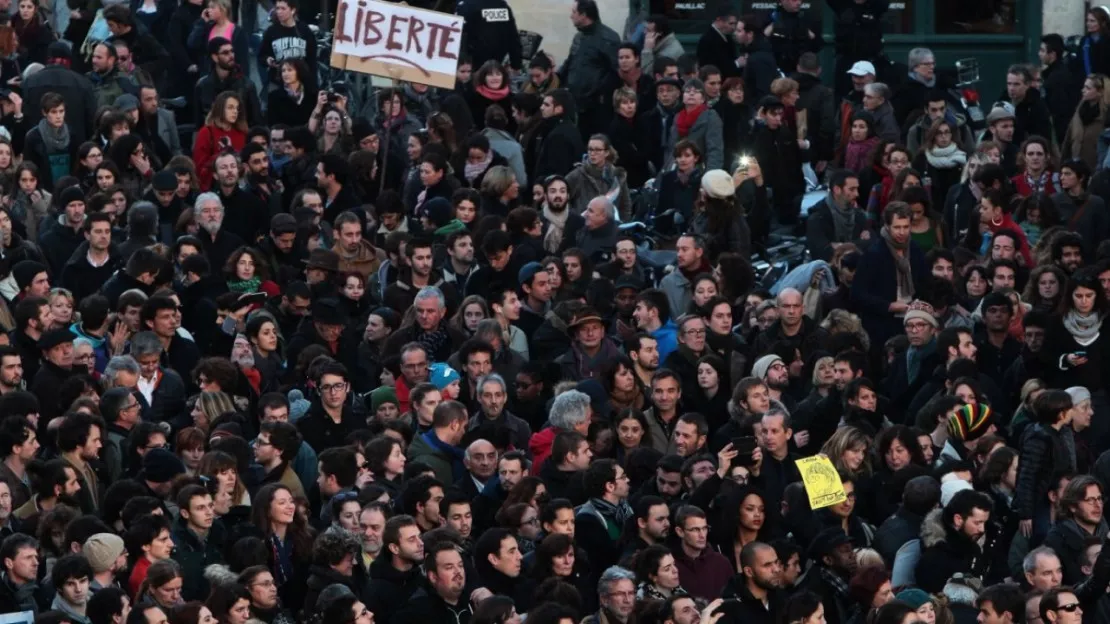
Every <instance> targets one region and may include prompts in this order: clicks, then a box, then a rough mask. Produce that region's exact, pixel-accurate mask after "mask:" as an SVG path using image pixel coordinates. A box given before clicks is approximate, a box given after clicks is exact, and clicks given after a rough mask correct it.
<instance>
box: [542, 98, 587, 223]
mask: <svg viewBox="0 0 1110 624" xmlns="http://www.w3.org/2000/svg"><path fill="white" fill-rule="evenodd" d="M574 110H575V106H574V96H572V95H571V93H570V91H568V90H566V89H555V90H553V91H551V92H550V93H548V94H547V95H545V96H543V103H542V104H540V115H541V116H542V117H543V120H542V121H541V122H540V124H539V127H538V128H537V130H536V134H535V135H534V136H535V138H534V139H533V141H539V144H538V145H532V146H529V147H530V148H531V150H529V151H532V150H534V153H535V161H534V164H533V165H532V173H531V175H529V176H528V178H529V179H531V180H543V179H544V178H546V177H547V176H549V175H559V176H564V175H566V174H567V173H569V172H570V170H571V169H573V168H574V164H575V163H577V162H578V161H579V160H580V159H581V157H582V154H583V153H584V152H585V151H586V148H585V145H583V143H582V133H581V132H580V131H579V129H578V126H577V125H576V124H575V123H574V119H573V118H574V114H573V113H574ZM563 240H568V239H567V238H566V237H565V236H564V238H563ZM569 240H574V239H573V238H571V239H569Z"/></svg>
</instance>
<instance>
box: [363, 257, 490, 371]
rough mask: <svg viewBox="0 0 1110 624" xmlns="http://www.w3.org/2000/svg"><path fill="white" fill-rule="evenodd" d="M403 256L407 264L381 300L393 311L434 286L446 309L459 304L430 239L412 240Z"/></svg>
mask: <svg viewBox="0 0 1110 624" xmlns="http://www.w3.org/2000/svg"><path fill="white" fill-rule="evenodd" d="M405 256H406V257H407V258H408V266H407V267H402V268H401V269H400V271H399V272H398V275H397V279H396V281H394V282H393V283H392V284H390V285H389V286H388V287H387V288H386V289H385V296H384V297H383V300H382V303H384V304H385V305H386V306H387V307H390V308H393V309H394V310H407V309H409V308H410V307H411V306H412V305H413V300H414V297H415V296H416V294H417V292H418V291H421V290H422V289H424V288H436V289H437V290H439V292H440V294H441V295H442V297H443V298H444V299H445V305H446V307H447V309H448V311H450V310H454V308H455V305H457V304H458V297H459V295H458V290H456V288H455V284H453V283H449V282H447V281H446V280H445V279H444V278H443V273H442V272H441V271H440V270H439V269H437V268H435V254H434V252H433V247H432V242H431V241H430V240H427V239H413V240H412V241H410V242H409V243H408V244H407V245H405ZM479 270H481V269H479ZM436 361H437V362H442V361H446V358H442V359H441V358H436Z"/></svg>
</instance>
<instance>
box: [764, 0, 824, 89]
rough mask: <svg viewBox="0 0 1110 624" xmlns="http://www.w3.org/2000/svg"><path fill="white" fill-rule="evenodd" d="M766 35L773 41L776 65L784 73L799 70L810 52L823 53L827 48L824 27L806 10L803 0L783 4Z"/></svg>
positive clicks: (784, 1) (772, 17)
mask: <svg viewBox="0 0 1110 624" xmlns="http://www.w3.org/2000/svg"><path fill="white" fill-rule="evenodd" d="M763 34H764V35H766V36H767V39H769V40H770V41H771V48H772V49H773V50H774V51H775V62H776V63H778V67H779V69H780V70H782V71H783V72H789V71H792V70H793V69H794V68H795V67H797V66H798V59H800V58H801V57H802V55H803V54H805V53H806V52H813V53H814V54H816V53H818V52H820V51H821V46H822V44H823V41H822V39H821V26H820V25H819V24H818V23H816V22H814V21H813V20H812V19H811V18H810V16H809V15H807V14H806V13H805V11H803V10H802V0H781V2H780V6H779V8H777V9H775V10H774V11H771V23H770V24H768V25H767V27H766V28H764V29H763Z"/></svg>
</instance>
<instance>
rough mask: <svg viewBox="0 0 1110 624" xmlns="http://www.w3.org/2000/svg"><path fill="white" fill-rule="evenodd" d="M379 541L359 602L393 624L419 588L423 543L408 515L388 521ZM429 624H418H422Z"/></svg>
mask: <svg viewBox="0 0 1110 624" xmlns="http://www.w3.org/2000/svg"><path fill="white" fill-rule="evenodd" d="M381 540H382V548H381V550H380V553H381V554H380V555H379V556H378V557H376V558H375V559H374V562H373V563H371V564H370V582H369V583H367V584H366V588H365V589H364V590H363V592H362V601H363V602H364V603H366V608H368V609H370V610H371V611H372V612H373V613H374V617H375V619H377V618H382V621H383V622H394V621H396V620H395V619H394V618H395V617H396V616H397V615H398V611H400V610H402V609H403V608H404V607H405V603H407V602H408V601H409V597H410V596H412V595H413V593H415V592H416V591H417V590H418V589H419V588H420V587H421V585H422V583H421V578H420V563H421V562H422V561H423V560H424V542H423V541H422V540H421V539H420V527H419V526H417V525H416V520H415V519H414V518H413V517H412V516H407V515H399V516H394V517H392V518H390V519H389V521H388V522H386V523H385V530H384V531H383V532H382V537H381ZM452 548H453V546H452ZM429 576H430V575H429ZM425 599H426V597H425ZM432 621H434V620H419V622H423V623H425V624H426V623H427V622H432ZM414 624H416V623H415V622H414Z"/></svg>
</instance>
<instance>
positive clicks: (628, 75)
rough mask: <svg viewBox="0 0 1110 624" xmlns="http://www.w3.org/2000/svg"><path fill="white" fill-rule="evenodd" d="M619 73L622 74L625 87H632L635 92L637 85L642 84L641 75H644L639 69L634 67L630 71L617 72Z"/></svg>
mask: <svg viewBox="0 0 1110 624" xmlns="http://www.w3.org/2000/svg"><path fill="white" fill-rule="evenodd" d="M617 73H618V74H620V77H621V80H622V81H623V82H624V84H625V86H627V87H631V88H632V89H633V90H635V89H636V85H638V84H639V83H640V75H641V74H643V72H642V71H640V68H639V67H633V68H632V69H630V70H628V71H622V70H617Z"/></svg>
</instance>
